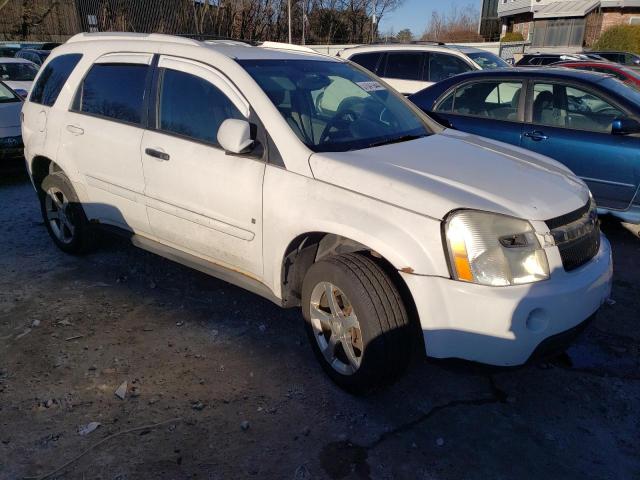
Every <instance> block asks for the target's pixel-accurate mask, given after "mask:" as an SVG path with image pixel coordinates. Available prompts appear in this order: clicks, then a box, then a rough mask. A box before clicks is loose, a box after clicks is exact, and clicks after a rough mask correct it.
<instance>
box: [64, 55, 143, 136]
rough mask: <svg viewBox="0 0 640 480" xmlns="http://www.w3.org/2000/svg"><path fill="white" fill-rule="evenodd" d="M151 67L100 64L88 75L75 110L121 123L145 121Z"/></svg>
mask: <svg viewBox="0 0 640 480" xmlns="http://www.w3.org/2000/svg"><path fill="white" fill-rule="evenodd" d="M148 71H149V66H147V65H142V64H124V63H96V64H95V65H93V67H91V70H89V73H87V76H86V77H85V79H84V81H83V82H82V85H81V86H80V89H79V90H78V93H77V94H76V101H75V102H74V107H75V108H74V110H76V111H78V112H81V113H88V114H90V115H96V116H99V117H105V118H110V119H114V120H118V121H121V122H126V123H132V124H137V125H138V124H140V123H142V109H143V104H144V89H145V84H146V79H147V73H148Z"/></svg>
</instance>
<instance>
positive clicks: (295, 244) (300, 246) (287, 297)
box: [280, 231, 422, 339]
mask: <svg viewBox="0 0 640 480" xmlns="http://www.w3.org/2000/svg"><path fill="white" fill-rule="evenodd" d="M345 253H362V254H363V255H366V256H367V257H369V258H370V259H372V260H373V261H374V262H375V263H376V264H378V265H379V266H380V267H381V268H382V269H383V270H384V271H385V273H387V274H388V275H389V277H390V278H391V280H392V282H393V283H394V285H395V286H396V288H397V289H398V291H399V292H400V295H401V296H402V300H403V302H404V304H405V308H406V309H407V313H408V314H409V316H410V319H411V323H412V325H413V326H415V327H417V328H418V329H419V328H420V319H419V317H418V310H417V308H416V304H415V301H414V299H413V295H412V294H411V291H410V290H409V287H408V286H407V284H406V283H405V281H404V280H403V278H402V276H401V275H400V273H399V271H398V269H397V268H396V267H395V266H394V265H393V263H392V262H391V261H390V260H389V259H388V258H387V257H385V256H384V255H383V254H381V253H380V252H378V251H376V250H374V249H373V248H371V247H369V246H368V245H365V244H364V243H361V242H358V241H356V240H353V239H351V238H348V237H345V236H342V235H338V234H335V233H328V232H320V231H316V232H306V233H302V234H300V235H298V236H297V237H295V238H294V239H293V240H291V242H289V245H288V246H287V248H286V250H285V253H284V256H283V258H282V267H281V275H280V278H281V285H280V286H281V295H282V305H283V306H284V307H298V306H300V303H301V296H302V282H303V280H304V277H305V275H306V273H307V271H308V270H309V268H310V267H311V265H313V264H314V263H316V262H318V261H319V260H322V259H323V258H326V257H328V256H332V255H340V254H345ZM408 270H410V269H409V268H408V267H407V269H403V270H402V271H405V272H406V273H410V272H408ZM416 338H418V337H416ZM419 338H420V339H421V338H422V335H419Z"/></svg>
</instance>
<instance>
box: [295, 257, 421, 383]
mask: <svg viewBox="0 0 640 480" xmlns="http://www.w3.org/2000/svg"><path fill="white" fill-rule="evenodd" d="M302 290H303V291H302V302H303V303H302V305H303V315H304V318H305V320H306V327H307V333H308V335H309V339H310V341H311V344H312V347H313V350H314V352H315V354H316V357H317V358H318V360H319V361H320V363H321V365H322V367H323V369H324V370H325V372H327V374H328V375H329V376H330V377H331V378H332V379H333V380H334V381H335V382H336V383H337V384H338V385H340V386H341V387H342V388H344V389H345V390H347V391H350V392H352V393H356V394H363V393H367V392H369V391H371V390H374V389H376V388H378V387H380V386H384V385H386V384H389V383H391V382H393V381H394V380H396V379H397V378H398V377H399V376H400V375H401V374H402V372H403V371H404V370H405V368H406V366H407V364H408V362H409V359H410V355H411V346H412V342H411V329H410V326H409V317H408V315H407V311H406V308H405V306H404V304H403V302H402V299H401V297H400V294H399V292H398V289H397V288H396V286H395V285H394V283H393V282H392V280H391V278H390V277H389V275H388V274H387V273H386V272H385V271H384V270H383V269H382V268H380V266H379V265H377V264H376V263H375V262H374V261H373V260H372V259H371V258H369V257H367V256H365V255H362V254H345V255H339V256H335V257H329V258H327V259H324V260H321V261H319V262H317V263H315V264H313V265H312V266H311V268H310V269H309V271H308V272H307V275H306V276H305V279H304V284H303V289H302Z"/></svg>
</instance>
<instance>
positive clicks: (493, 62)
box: [338, 42, 510, 95]
mask: <svg viewBox="0 0 640 480" xmlns="http://www.w3.org/2000/svg"><path fill="white" fill-rule="evenodd" d="M338 56H339V57H341V58H346V59H348V60H351V61H352V62H355V63H357V64H358V65H361V66H363V67H365V68H366V69H368V70H370V71H371V72H373V73H375V74H376V75H378V76H379V77H380V78H383V79H384V80H385V81H386V82H387V83H389V85H391V86H392V87H393V88H395V89H396V90H398V91H399V92H401V93H402V94H403V95H412V94H414V93H416V92H419V91H420V90H422V89H424V88H426V87H429V86H431V85H433V84H434V83H436V82H439V81H441V80H446V79H447V78H450V77H452V76H454V75H459V74H461V73H464V72H469V71H471V70H488V69H494V68H509V67H510V65H509V64H508V63H507V62H505V61H504V60H503V59H501V58H500V57H498V56H497V55H495V54H493V53H491V52H487V51H486V50H481V49H479V48H473V47H466V46H459V45H446V44H444V43H441V42H415V43H410V44H393V43H391V44H385V45H376V44H372V45H361V46H358V47H352V48H346V49H344V50H341V51H340V52H338Z"/></svg>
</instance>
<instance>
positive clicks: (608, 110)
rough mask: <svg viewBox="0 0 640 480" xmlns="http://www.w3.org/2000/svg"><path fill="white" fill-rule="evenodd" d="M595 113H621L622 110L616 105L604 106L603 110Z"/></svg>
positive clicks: (614, 114)
mask: <svg viewBox="0 0 640 480" xmlns="http://www.w3.org/2000/svg"><path fill="white" fill-rule="evenodd" d="M593 113H597V114H598V115H612V116H616V115H620V111H619V110H618V109H617V108H614V107H604V108H603V109H602V110H597V111H594V112H593Z"/></svg>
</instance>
